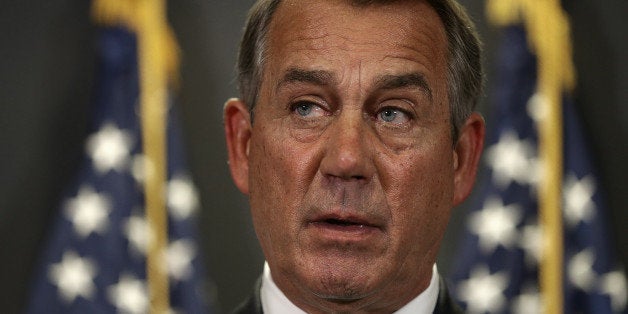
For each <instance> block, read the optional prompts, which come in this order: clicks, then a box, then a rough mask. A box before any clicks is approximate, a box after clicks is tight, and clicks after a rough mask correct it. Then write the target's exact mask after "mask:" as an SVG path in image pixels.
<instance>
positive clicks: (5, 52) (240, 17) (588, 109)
mask: <svg viewBox="0 0 628 314" xmlns="http://www.w3.org/2000/svg"><path fill="white" fill-rule="evenodd" d="M252 2H253V1H252V0H229V1H218V0H205V1H202V0H177V1H171V2H170V3H169V17H170V21H171V24H172V26H173V27H174V29H175V32H176V34H177V36H178V39H179V43H180V46H181V48H182V52H183V63H182V68H181V73H182V78H183V85H182V89H181V94H180V97H179V103H178V104H179V106H180V108H181V110H182V112H183V115H182V116H183V120H184V131H185V134H186V141H187V153H188V157H189V160H190V165H191V168H192V169H191V170H192V172H193V175H194V179H195V181H196V183H197V184H198V186H199V188H200V191H201V202H202V208H203V209H202V213H201V220H200V221H199V225H200V228H201V231H202V239H200V241H201V243H200V245H201V246H202V248H203V252H204V253H205V260H206V264H207V270H208V277H210V278H211V280H212V282H213V283H214V285H213V287H214V288H213V289H212V293H215V295H216V298H217V300H218V301H219V306H220V307H221V309H222V311H225V312H226V311H227V310H228V309H230V308H232V307H233V306H234V305H235V304H236V303H238V302H239V301H240V300H242V299H243V298H244V297H245V296H246V295H247V294H248V293H249V291H250V290H251V287H252V283H253V282H254V280H255V279H256V278H257V276H258V275H259V273H260V271H261V268H262V262H263V257H262V255H261V253H260V250H259V247H258V245H257V242H256V239H255V235H254V233H253V231H252V227H251V222H250V218H249V215H248V205H247V202H246V199H245V198H244V197H242V196H241V195H239V193H238V191H237V190H236V188H235V187H234V186H233V184H232V183H231V180H230V178H229V174H228V169H227V164H226V155H225V143H224V139H223V137H224V136H223V131H222V122H221V112H222V104H223V103H224V101H225V100H226V99H227V98H228V97H231V96H235V95H237V94H236V90H235V84H234V70H233V64H234V62H235V56H236V51H237V42H238V40H239V36H240V33H241V27H242V24H243V21H244V18H245V16H246V10H247V9H248V7H250V5H251V3H252ZM462 2H463V4H465V5H466V6H467V7H468V8H469V10H470V11H471V14H472V16H473V17H474V18H475V20H476V21H477V22H478V24H479V28H480V31H481V33H482V34H483V35H484V37H485V39H486V48H487V53H486V59H487V65H488V69H489V83H488V85H489V88H490V86H491V84H490V73H491V69H490V60H491V59H493V56H494V54H495V53H494V51H493V47H494V41H495V40H496V39H497V38H499V33H498V32H495V31H494V30H491V29H489V28H487V27H486V24H485V22H484V20H483V1H477V0H466V1H462ZM564 2H565V4H566V8H567V11H568V12H569V13H570V14H571V16H572V22H573V23H572V24H573V26H572V27H573V31H574V36H573V37H574V46H575V61H576V65H577V68H578V91H577V94H576V101H577V107H578V111H579V112H580V114H581V116H582V117H583V120H584V125H585V129H586V130H585V131H586V132H587V134H588V135H589V140H590V141H589V142H590V143H591V145H592V148H593V150H594V153H595V161H596V164H597V166H598V169H599V170H600V177H601V179H602V187H603V188H604V189H605V190H606V192H607V196H608V201H609V205H610V213H609V226H610V227H611V229H612V234H613V239H611V240H612V241H614V243H615V246H616V247H617V249H618V252H619V254H620V256H621V258H622V260H623V261H624V264H626V262H628V237H627V236H626V231H625V230H626V229H625V223H626V222H627V221H628V211H626V210H625V209H626V208H628V183H627V181H626V179H625V178H626V175H628V166H627V165H626V163H627V162H628V144H627V140H626V138H628V106H627V105H626V102H627V101H628V58H627V57H626V51H628V40H627V39H628V38H626V30H627V29H628V22H627V21H626V17H628V2H626V1H624V0H606V1H595V0H581V1H564ZM88 12H89V7H88V1H85V0H32V1H20V0H3V1H1V2H0V295H1V296H2V297H1V298H0V309H2V312H5V313H16V312H20V311H21V309H22V307H23V305H24V302H25V297H26V295H27V290H28V283H29V280H30V274H31V270H32V269H33V267H34V266H35V264H36V260H37V257H38V252H39V250H40V249H41V243H42V241H43V239H44V238H45V236H46V233H47V232H48V230H47V228H48V222H49V221H50V219H51V217H54V215H56V214H57V211H58V204H59V201H60V193H61V192H62V191H63V188H64V187H65V186H66V185H67V184H68V183H69V181H70V180H71V179H72V177H73V175H74V173H75V171H76V166H77V165H78V161H79V160H80V158H81V156H82V152H83V146H82V141H83V140H84V138H85V136H86V135H87V134H86V130H87V126H88V123H89V116H90V107H89V104H90V101H89V100H90V98H89V97H90V91H91V87H92V82H93V78H92V77H93V74H94V73H93V57H94V51H93V47H94V46H93V42H92V40H93V35H94V28H93V26H91V25H90V22H89V16H88ZM480 109H481V110H482V111H484V112H486V111H487V110H490V109H487V106H486V104H485V102H484V103H483V104H482V105H481V108H480ZM489 123H490V121H489ZM464 214H465V208H464V206H463V207H461V208H459V209H457V210H456V213H455V215H454V217H453V219H452V225H451V226H450V228H449V229H450V230H449V231H448V234H447V238H446V242H445V243H444V245H443V248H442V250H441V251H442V252H441V260H440V262H439V263H440V267H441V270H443V271H444V272H445V273H447V269H448V265H449V261H451V259H452V256H451V252H452V250H453V249H454V248H455V239H456V236H457V234H456V230H460V229H461V228H460V226H461V223H462V222H463V221H464Z"/></svg>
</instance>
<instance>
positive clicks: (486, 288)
mask: <svg viewBox="0 0 628 314" xmlns="http://www.w3.org/2000/svg"><path fill="white" fill-rule="evenodd" d="M507 286H508V275H507V274H506V272H504V271H502V272H499V273H495V274H490V273H489V271H488V268H487V267H486V266H484V265H482V266H477V267H475V268H474V269H473V270H472V271H471V276H470V277H469V279H468V280H465V281H462V282H460V284H459V285H458V294H459V295H460V298H461V299H462V300H463V301H464V302H466V304H467V311H469V312H470V313H484V312H489V313H496V312H500V311H502V310H503V307H504V304H505V303H506V298H505V297H504V289H506V287H507Z"/></svg>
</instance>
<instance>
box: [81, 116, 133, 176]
mask: <svg viewBox="0 0 628 314" xmlns="http://www.w3.org/2000/svg"><path fill="white" fill-rule="evenodd" d="M131 145H133V139H132V137H131V135H130V133H129V132H127V131H123V130H120V129H118V128H117V127H116V126H115V125H114V124H113V123H106V124H104V126H102V128H101V129H100V130H99V131H98V132H97V133H95V134H92V135H91V136H90V137H89V138H88V139H87V147H86V148H87V154H88V155H89V156H90V157H91V158H92V160H93V162H94V167H95V168H96V170H98V172H100V173H101V174H102V173H107V172H108V171H110V170H117V171H121V170H123V169H125V168H126V167H127V166H128V165H127V163H128V161H129V154H130V150H131Z"/></svg>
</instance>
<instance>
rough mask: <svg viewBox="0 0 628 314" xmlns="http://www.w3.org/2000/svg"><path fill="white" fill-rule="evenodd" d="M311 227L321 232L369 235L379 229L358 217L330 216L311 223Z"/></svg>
mask: <svg viewBox="0 0 628 314" xmlns="http://www.w3.org/2000/svg"><path fill="white" fill-rule="evenodd" d="M310 225H311V226H313V227H316V228H317V229H319V230H327V231H330V232H341V233H346V234H348V233H355V234H359V233H368V232H372V231H375V230H377V229H379V228H378V227H377V226H375V225H373V224H372V223H370V222H368V221H366V220H364V219H361V218H358V217H339V216H337V215H328V216H324V217H318V219H315V220H312V221H310Z"/></svg>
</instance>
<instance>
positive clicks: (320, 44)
mask: <svg viewBox="0 0 628 314" xmlns="http://www.w3.org/2000/svg"><path fill="white" fill-rule="evenodd" d="M479 53H480V52H479V44H478V40H477V38H476V36H475V34H474V32H473V27H472V25H471V23H470V22H469V20H468V18H467V17H466V15H465V14H464V13H463V11H462V10H461V9H460V8H459V6H458V5H456V4H455V3H452V2H451V1H448V0H416V1H411V0H405V1H404V0H402V1H358V0H283V1H277V0H274V1H273V0H263V1H259V2H258V3H257V4H256V5H255V6H254V8H253V9H252V11H251V15H250V17H249V21H248V24H247V28H246V31H245V34H244V38H243V41H242V46H241V51H240V58H239V65H238V66H239V71H240V73H239V83H240V91H241V94H242V99H241V100H239V99H230V100H229V101H227V103H226V105H225V111H224V115H225V116H224V118H225V131H226V137H227V145H228V150H229V166H230V169H231V174H232V176H233V179H234V181H235V184H236V186H237V187H238V188H239V189H240V190H241V191H242V192H243V193H245V194H247V195H248V196H249V200H250V206H251V213H252V217H253V224H254V226H255V231H256V234H257V236H258V239H259V241H260V244H261V247H262V250H263V252H264V255H265V257H266V262H267V263H266V266H265V270H264V274H263V276H262V279H261V281H260V284H259V285H258V287H257V288H256V291H255V294H254V296H253V297H252V298H251V299H250V300H249V301H248V303H245V304H243V306H242V307H241V308H240V309H239V310H238V312H241V313H261V312H264V313H302V312H308V313H327V312H346V313H349V312H350V313H366V312H373V313H392V312H396V311H398V313H431V312H433V311H436V312H453V311H455V309H456V307H455V305H454V304H453V303H452V302H451V300H450V299H449V298H448V295H447V292H446V289H445V286H444V284H443V283H442V282H439V275H438V273H437V270H436V267H435V266H434V265H435V260H436V255H437V252H438V249H439V245H440V242H441V240H442V237H443V233H444V231H445V228H446V225H447V222H448V220H449V215H450V210H451V208H452V207H454V206H455V205H457V204H459V203H460V202H462V201H463V199H464V198H466V197H467V195H468V194H469V193H470V190H471V187H472V185H473V181H474V179H475V173H476V168H477V163H478V159H479V155H480V151H481V149H482V145H483V136H484V121H483V119H482V118H481V117H480V115H478V114H477V113H473V112H472V111H473V108H474V106H475V103H476V101H477V98H478V96H479V95H480V93H481V85H482V84H481V83H482V74H481V68H480V61H479Z"/></svg>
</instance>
